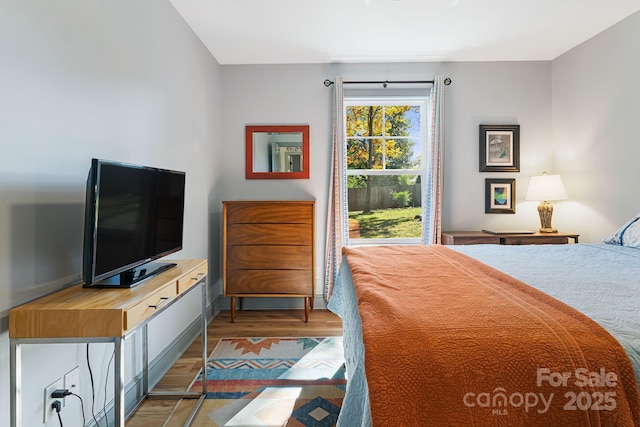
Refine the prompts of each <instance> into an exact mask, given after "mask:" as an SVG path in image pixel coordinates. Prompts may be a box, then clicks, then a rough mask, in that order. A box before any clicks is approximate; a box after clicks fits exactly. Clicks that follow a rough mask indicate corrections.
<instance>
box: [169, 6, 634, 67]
mask: <svg viewBox="0 0 640 427" xmlns="http://www.w3.org/2000/svg"><path fill="white" fill-rule="evenodd" d="M170 1H171V3H172V4H173V5H174V7H175V8H176V9H177V10H178V12H179V13H180V14H181V15H182V16H183V17H184V19H185V20H186V22H187V23H188V24H189V26H191V28H192V29H193V31H195V33H196V34H197V35H198V37H200V39H201V40H202V42H203V43H204V44H205V45H206V47H207V48H208V49H209V50H210V51H211V53H212V54H213V56H214V57H215V58H216V60H217V61H218V62H219V63H220V64H223V65H224V64H291V63H332V62H416V61H521V60H551V59H554V58H556V57H557V56H559V55H561V54H562V53H564V52H566V51H567V50H569V49H571V48H573V47H575V46H577V45H578V44H580V43H582V42H583V41H585V40H587V39H589V38H591V37H593V36H594V35H596V34H598V33H599V32H601V31H603V30H604V29H606V28H608V27H610V26H611V25H613V24H615V23H617V22H619V21H620V20H622V19H624V18H625V17H627V16H629V15H631V14H633V13H634V12H636V11H638V10H640V0H170Z"/></svg>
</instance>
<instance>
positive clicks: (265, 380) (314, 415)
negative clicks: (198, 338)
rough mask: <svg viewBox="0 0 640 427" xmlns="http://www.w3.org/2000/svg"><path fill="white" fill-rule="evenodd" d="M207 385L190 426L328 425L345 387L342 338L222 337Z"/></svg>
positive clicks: (199, 382) (196, 388) (199, 384)
mask: <svg viewBox="0 0 640 427" xmlns="http://www.w3.org/2000/svg"><path fill="white" fill-rule="evenodd" d="M206 381H207V391H208V393H207V399H206V400H205V402H204V404H203V405H202V407H201V408H200V410H199V412H198V415H197V416H196V419H195V420H194V422H193V423H192V425H193V426H197V427H205V426H207V427H222V426H228V427H231V426H233V427H240V426H251V427H261V426H268V427H272V426H290V427H332V426H334V425H335V424H336V421H337V419H338V414H339V412H340V407H341V405H342V399H343V397H344V391H345V387H346V383H347V380H346V379H345V369H344V355H343V349H342V337H316V338H223V339H221V340H220V342H219V343H218V345H216V348H215V349H214V350H213V352H212V353H211V356H210V357H209V360H208V363H207V375H206ZM190 390H192V391H199V390H202V373H200V374H199V375H198V376H197V377H196V379H195V380H194V382H193V383H192V384H191V387H190Z"/></svg>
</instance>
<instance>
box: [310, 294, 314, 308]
mask: <svg viewBox="0 0 640 427" xmlns="http://www.w3.org/2000/svg"><path fill="white" fill-rule="evenodd" d="M313 299H314V297H310V301H309V306H310V308H311V310H313Z"/></svg>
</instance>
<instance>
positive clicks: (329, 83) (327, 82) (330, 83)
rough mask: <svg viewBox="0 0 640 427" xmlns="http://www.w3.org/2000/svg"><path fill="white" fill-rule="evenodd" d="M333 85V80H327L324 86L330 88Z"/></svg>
mask: <svg viewBox="0 0 640 427" xmlns="http://www.w3.org/2000/svg"><path fill="white" fill-rule="evenodd" d="M332 84H333V82H332V81H331V80H329V79H325V81H324V86H325V87H329V86H331V85H332Z"/></svg>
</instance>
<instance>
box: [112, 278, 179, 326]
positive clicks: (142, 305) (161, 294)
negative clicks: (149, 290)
mask: <svg viewBox="0 0 640 427" xmlns="http://www.w3.org/2000/svg"><path fill="white" fill-rule="evenodd" d="M177 295H178V291H177V287H176V284H175V282H174V283H170V284H168V285H167V286H165V287H163V288H162V289H160V290H158V292H155V293H154V294H153V295H151V296H149V297H147V298H145V299H144V300H143V301H142V302H139V303H138V304H136V305H134V306H133V307H131V308H130V309H128V310H127V311H126V312H125V321H124V324H125V327H124V329H125V330H129V329H131V328H133V327H134V326H136V325H137V324H139V323H142V322H143V321H144V320H145V319H148V318H149V317H151V316H153V315H154V314H155V313H156V312H157V311H158V309H159V308H162V307H163V306H164V305H166V304H168V303H169V302H170V301H171V300H172V299H174V298H175V297H176V296H177Z"/></svg>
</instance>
